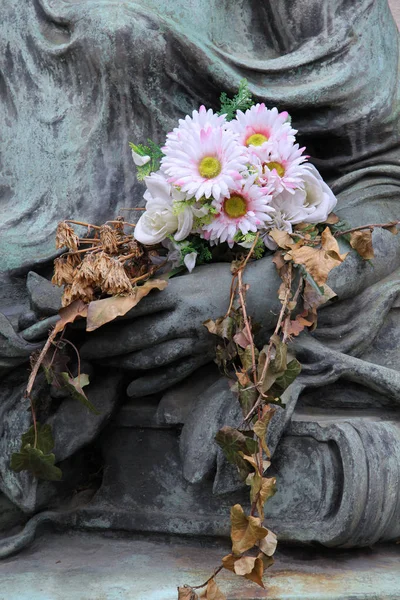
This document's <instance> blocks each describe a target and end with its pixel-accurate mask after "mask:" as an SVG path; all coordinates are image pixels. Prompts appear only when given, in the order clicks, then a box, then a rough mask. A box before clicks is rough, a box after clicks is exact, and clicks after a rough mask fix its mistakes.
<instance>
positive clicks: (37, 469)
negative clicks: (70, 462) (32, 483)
mask: <svg viewBox="0 0 400 600" xmlns="http://www.w3.org/2000/svg"><path fill="white" fill-rule="evenodd" d="M54 463H55V456H54V454H44V453H43V452H42V451H41V450H39V449H38V448H33V447H32V446H31V444H26V446H25V447H24V448H23V449H21V452H14V454H13V455H12V457H11V468H12V469H13V471H15V472H16V473H20V472H21V471H29V472H30V473H31V474H32V475H34V476H35V477H37V479H45V480H47V481H59V480H60V479H61V477H62V472H61V469H59V468H58V467H56V466H55V465H54Z"/></svg>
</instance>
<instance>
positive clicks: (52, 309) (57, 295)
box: [26, 271, 63, 317]
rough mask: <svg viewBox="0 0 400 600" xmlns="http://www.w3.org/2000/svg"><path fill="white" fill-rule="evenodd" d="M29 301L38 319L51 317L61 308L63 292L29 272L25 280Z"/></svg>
mask: <svg viewBox="0 0 400 600" xmlns="http://www.w3.org/2000/svg"><path fill="white" fill-rule="evenodd" d="M26 287H27V289H28V294H29V299H30V303H31V308H32V310H34V311H35V313H36V314H37V315H38V317H51V316H52V315H55V314H57V313H58V311H59V310H60V308H61V296H62V293H63V290H62V288H61V287H59V286H57V285H53V284H52V283H51V282H50V281H48V280H47V279H45V278H44V277H41V276H40V275H38V274H37V273H34V272H33V271H30V272H29V273H28V277H27V279H26Z"/></svg>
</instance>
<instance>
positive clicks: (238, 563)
mask: <svg viewBox="0 0 400 600" xmlns="http://www.w3.org/2000/svg"><path fill="white" fill-rule="evenodd" d="M260 554H261V553H260ZM222 565H223V567H224V569H227V570H228V571H232V573H236V574H237V575H241V576H242V577H244V578H245V579H249V580H250V581H254V583H257V584H258V585H259V586H261V587H264V583H263V581H262V576H263V572H264V569H265V567H264V561H263V559H262V557H261V556H260V555H259V556H257V557H252V556H243V557H239V556H234V555H233V554H228V555H227V556H224V557H223V559H222Z"/></svg>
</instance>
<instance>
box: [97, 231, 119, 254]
mask: <svg viewBox="0 0 400 600" xmlns="http://www.w3.org/2000/svg"><path fill="white" fill-rule="evenodd" d="M100 241H101V243H102V245H103V248H104V250H105V252H108V253H109V254H116V253H117V252H118V236H117V233H116V231H114V230H113V229H111V227H110V226H109V225H102V226H101V227H100Z"/></svg>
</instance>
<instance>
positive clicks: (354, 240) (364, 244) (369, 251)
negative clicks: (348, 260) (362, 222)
mask: <svg viewBox="0 0 400 600" xmlns="http://www.w3.org/2000/svg"><path fill="white" fill-rule="evenodd" d="M350 246H351V247H352V248H354V250H355V251H356V252H358V254H359V255H360V256H361V257H362V258H363V259H364V260H371V258H374V249H373V246H372V231H371V230H370V229H365V230H363V231H353V232H352V233H351V234H350Z"/></svg>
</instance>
